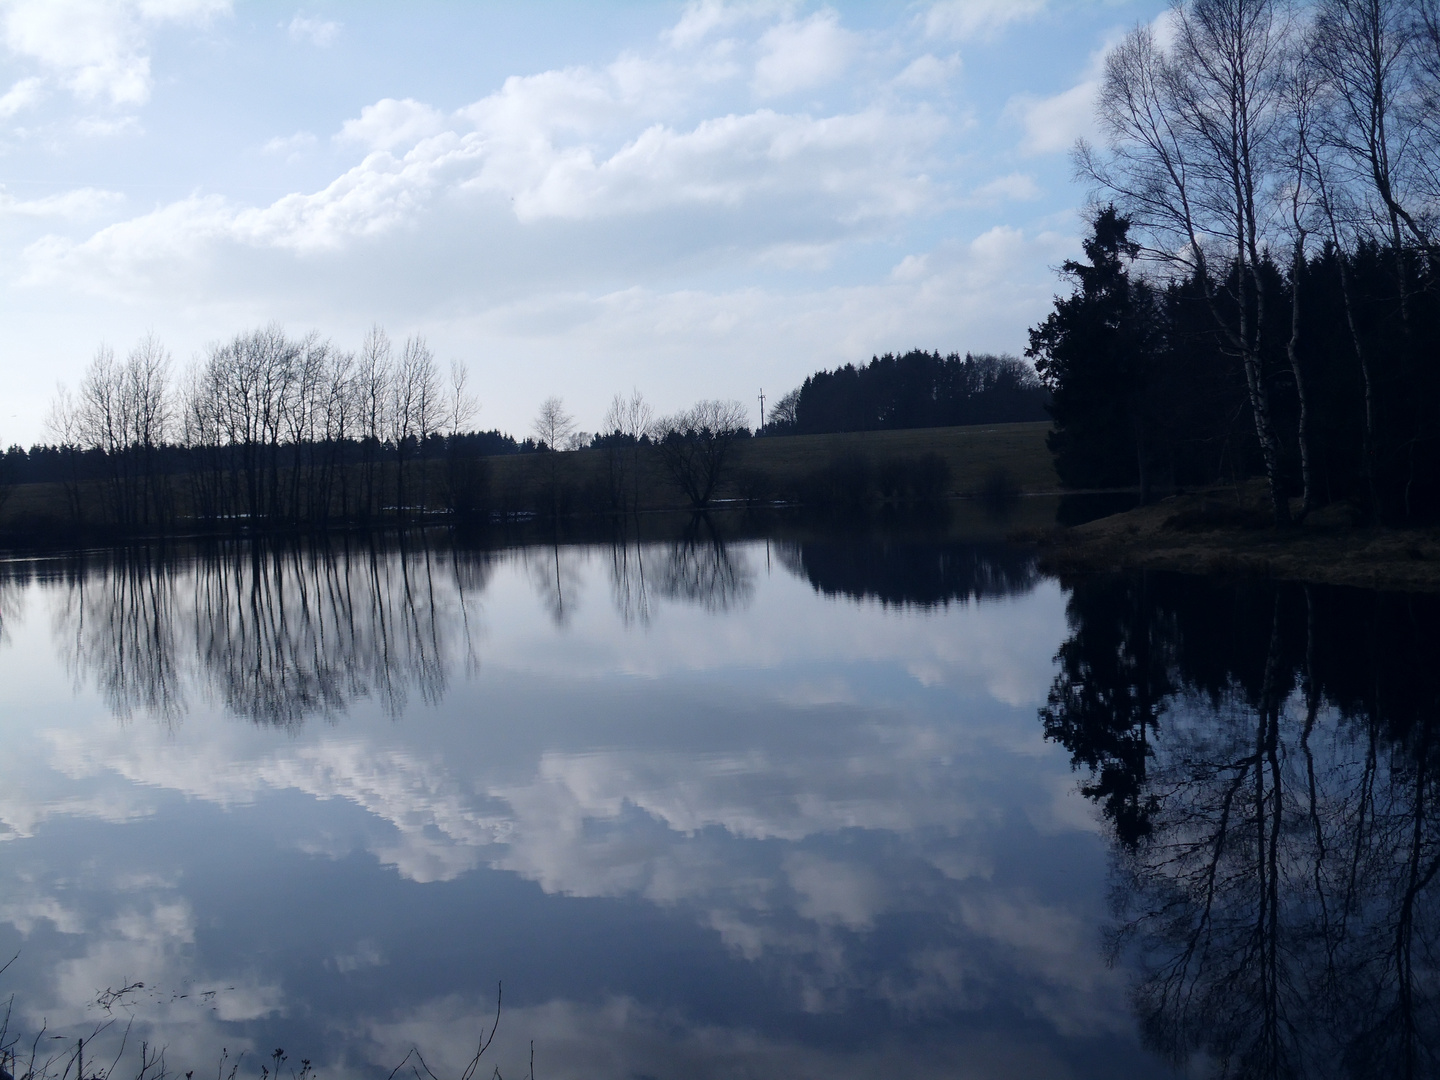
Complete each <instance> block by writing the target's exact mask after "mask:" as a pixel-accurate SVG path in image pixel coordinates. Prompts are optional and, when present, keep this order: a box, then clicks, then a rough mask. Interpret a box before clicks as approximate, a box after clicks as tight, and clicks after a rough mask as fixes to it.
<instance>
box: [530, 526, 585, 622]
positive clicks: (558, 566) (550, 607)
mask: <svg viewBox="0 0 1440 1080" xmlns="http://www.w3.org/2000/svg"><path fill="white" fill-rule="evenodd" d="M525 565H526V568H527V569H528V570H529V572H530V580H531V581H533V582H534V583H535V592H536V593H537V594H538V595H539V597H540V602H541V603H542V604H543V605H544V606H545V610H546V611H547V612H549V614H550V618H551V621H553V622H554V623H555V625H556V626H565V625H566V624H567V623H569V621H570V619H571V618H572V617H573V616H574V614H575V610H576V607H577V605H578V602H579V599H580V567H579V565H578V555H577V554H576V552H575V551H574V550H572V549H570V548H561V546H560V544H559V543H558V542H557V543H554V544H551V545H550V546H549V547H536V548H527V549H526V552H525Z"/></svg>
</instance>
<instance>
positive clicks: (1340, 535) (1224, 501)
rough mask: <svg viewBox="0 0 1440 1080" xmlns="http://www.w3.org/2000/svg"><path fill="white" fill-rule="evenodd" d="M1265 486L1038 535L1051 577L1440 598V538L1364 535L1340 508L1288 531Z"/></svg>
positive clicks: (1427, 532)
mask: <svg viewBox="0 0 1440 1080" xmlns="http://www.w3.org/2000/svg"><path fill="white" fill-rule="evenodd" d="M1264 500H1265V489H1264V485H1263V484H1259V483H1252V484H1250V485H1249V486H1247V487H1246V488H1243V489H1241V490H1239V491H1237V490H1236V489H1234V488H1225V489H1215V490H1211V491H1203V492H1195V493H1192V494H1186V495H1177V496H1173V497H1171V498H1168V499H1162V500H1161V501H1160V502H1157V503H1154V504H1152V505H1150V506H1143V507H1139V508H1138V509H1135V510H1131V511H1128V512H1126V513H1123V514H1115V515H1112V516H1111V517H1107V518H1102V519H1100V520H1099V521H1092V522H1090V523H1089V524H1086V525H1080V526H1076V527H1075V528H1072V529H1063V530H1053V531H1050V532H1046V533H1040V534H1032V535H1031V536H1030V537H1029V538H1030V539H1034V540H1037V541H1038V542H1039V543H1040V545H1041V547H1042V549H1043V556H1042V565H1043V566H1045V567H1046V568H1048V569H1053V570H1060V571H1064V570H1111V569H1125V568H1146V569H1155V570H1176V571H1180V572H1183V573H1196V574H1226V575H1257V576H1264V577H1272V578H1280V579H1282V580H1287V581H1309V582H1318V583H1325V584H1331V585H1352V586H1357V587H1361V588H1371V589H1392V590H1403V591H1411V592H1437V591H1440V529H1382V528H1373V527H1361V526H1358V525H1355V524H1354V523H1353V516H1352V515H1351V514H1350V513H1349V512H1347V511H1346V510H1345V508H1342V507H1334V508H1329V509H1327V510H1325V511H1322V512H1320V513H1316V514H1312V515H1311V516H1310V517H1309V518H1308V519H1307V520H1306V521H1305V522H1304V524H1302V525H1300V526H1298V527H1295V528H1292V529H1276V528H1274V527H1273V526H1271V525H1269V524H1268V523H1267V515H1266V513H1265V509H1264Z"/></svg>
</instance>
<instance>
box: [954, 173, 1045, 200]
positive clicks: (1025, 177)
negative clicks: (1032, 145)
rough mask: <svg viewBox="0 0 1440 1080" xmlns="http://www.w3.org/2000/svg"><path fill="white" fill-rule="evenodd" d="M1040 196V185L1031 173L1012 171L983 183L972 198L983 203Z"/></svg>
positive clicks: (1029, 198)
mask: <svg viewBox="0 0 1440 1080" xmlns="http://www.w3.org/2000/svg"><path fill="white" fill-rule="evenodd" d="M1039 197H1040V186H1039V185H1038V184H1037V183H1035V178H1034V177H1033V176H1031V175H1030V174H1029V173H1018V172H1017V173H1010V174H1009V175H1008V176H999V177H996V178H995V179H994V180H991V181H990V182H989V183H987V184H982V185H981V186H980V187H978V188H976V189H975V191H974V192H973V193H972V195H971V198H973V199H975V200H976V201H977V202H981V203H995V202H1026V201H1029V200H1031V199H1038V198H1039Z"/></svg>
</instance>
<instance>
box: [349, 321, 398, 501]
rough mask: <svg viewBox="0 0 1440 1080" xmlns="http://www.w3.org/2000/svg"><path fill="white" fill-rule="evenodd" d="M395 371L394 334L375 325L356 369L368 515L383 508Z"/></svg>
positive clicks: (362, 470)
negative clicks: (383, 454)
mask: <svg viewBox="0 0 1440 1080" xmlns="http://www.w3.org/2000/svg"><path fill="white" fill-rule="evenodd" d="M392 374H393V361H392V358H391V350H390V337H389V335H388V334H386V333H385V330H384V329H383V328H382V327H381V326H379V325H375V326H372V327H371V328H370V331H369V333H367V334H366V335H365V340H364V342H363V343H362V344H361V346H360V355H359V358H358V359H357V361H356V373H355V379H356V388H355V392H356V402H357V407H358V409H359V424H360V437H361V472H362V483H363V486H364V491H365V496H364V497H365V505H364V510H363V513H364V516H365V517H366V518H367V519H368V518H370V517H372V516H373V515H374V514H376V513H377V512H378V510H379V508H378V506H377V505H376V497H377V495H378V492H379V488H380V478H379V470H380V451H381V449H382V447H383V446H384V443H385V435H386V432H387V431H388V429H389V427H390V402H391V393H390V383H391V378H392Z"/></svg>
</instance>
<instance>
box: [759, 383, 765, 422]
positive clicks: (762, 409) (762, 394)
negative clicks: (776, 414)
mask: <svg viewBox="0 0 1440 1080" xmlns="http://www.w3.org/2000/svg"><path fill="white" fill-rule="evenodd" d="M760 426H761V427H762V428H763V427H764V426H765V388H764V387H763V386H762V387H761V388H760Z"/></svg>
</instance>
